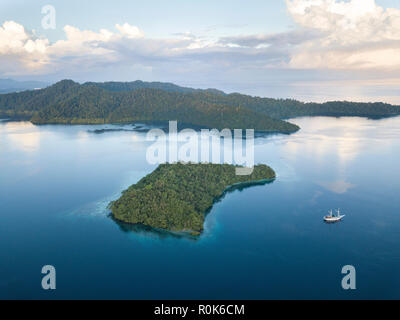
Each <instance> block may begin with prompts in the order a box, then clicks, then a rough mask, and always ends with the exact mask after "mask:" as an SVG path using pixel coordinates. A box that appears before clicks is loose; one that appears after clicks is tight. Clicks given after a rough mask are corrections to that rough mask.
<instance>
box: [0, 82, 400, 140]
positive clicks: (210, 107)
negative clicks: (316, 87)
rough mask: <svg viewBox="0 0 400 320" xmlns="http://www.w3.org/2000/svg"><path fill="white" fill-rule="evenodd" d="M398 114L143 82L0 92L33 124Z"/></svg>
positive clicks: (226, 122) (274, 126) (4, 106)
mask: <svg viewBox="0 0 400 320" xmlns="http://www.w3.org/2000/svg"><path fill="white" fill-rule="evenodd" d="M399 114H400V106H394V105H390V104H385V103H379V102H376V103H356V102H349V101H332V102H327V103H304V102H300V101H296V100H290V99H271V98H260V97H252V96H248V95H244V94H239V93H232V94H225V93H224V92H222V91H219V90H216V89H206V90H202V89H192V88H186V87H180V86H177V85H174V84H172V83H161V82H143V81H134V82H104V83H96V82H87V83H84V84H79V83H76V82H74V81H72V80H63V81H60V82H58V83H56V84H54V85H52V86H49V87H47V88H45V89H40V90H30V91H24V92H18V93H10V94H2V95H0V116H2V117H8V118H9V117H11V118H24V119H29V120H31V121H32V122H34V123H37V124H44V123H71V124H74V123H80V124H95V123H115V122H135V121H157V122H159V121H168V120H178V122H179V123H181V124H188V125H194V126H200V127H206V128H217V129H223V128H231V129H234V128H236V129H245V128H253V129H255V130H257V131H264V132H282V133H292V132H295V131H297V130H298V129H299V127H298V126H296V125H294V124H291V123H289V122H287V121H284V120H285V119H289V118H294V117H300V116H363V117H389V116H395V115H399Z"/></svg>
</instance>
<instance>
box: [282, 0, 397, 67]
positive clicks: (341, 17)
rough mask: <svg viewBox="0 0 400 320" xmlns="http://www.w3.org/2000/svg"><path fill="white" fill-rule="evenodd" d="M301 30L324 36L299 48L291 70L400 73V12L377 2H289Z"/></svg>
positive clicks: (364, 0) (295, 51)
mask: <svg viewBox="0 0 400 320" xmlns="http://www.w3.org/2000/svg"><path fill="white" fill-rule="evenodd" d="M286 2H287V7H288V11H289V13H290V14H291V16H292V17H293V19H294V21H295V22H296V23H297V25H298V27H300V28H306V29H309V30H314V31H319V32H320V34H321V36H320V37H318V38H316V39H312V40H310V41H306V42H304V43H302V44H301V45H300V46H298V47H297V48H296V49H295V50H294V51H293V52H292V56H291V61H290V64H289V66H290V67H293V68H305V69H307V68H315V69H379V68H384V69H393V68H394V69H400V54H399V52H400V10H399V9H384V8H382V7H380V6H378V5H377V4H376V3H375V1H374V0H351V1H347V2H345V1H335V0H287V1H286Z"/></svg>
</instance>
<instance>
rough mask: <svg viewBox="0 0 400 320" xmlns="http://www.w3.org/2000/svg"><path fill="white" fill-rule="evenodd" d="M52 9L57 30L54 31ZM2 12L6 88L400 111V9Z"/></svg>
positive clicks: (21, 8) (70, 6) (368, 2)
mask: <svg viewBox="0 0 400 320" xmlns="http://www.w3.org/2000/svg"><path fill="white" fill-rule="evenodd" d="M45 5H53V6H54V8H55V10H56V28H55V29H44V28H43V26H42V19H43V17H44V14H42V7H43V6H45ZM2 9H3V10H2V11H1V13H0V78H13V79H16V80H39V81H45V82H56V81H58V80H61V79H73V80H74V81H78V82H85V81H96V82H100V81H134V80H143V81H161V82H172V83H175V84H177V85H182V86H188V87H195V88H217V89H220V90H224V91H225V92H228V93H230V92H241V93H246V94H251V95H258V96H264V97H273V98H295V99H298V100H302V101H317V102H321V101H327V100H353V101H383V102H389V103H395V104H400V94H399V91H398V88H399V85H400V55H399V54H398V53H399V52H400V51H399V49H400V44H399V43H400V42H399V40H400V1H398V0H386V1H383V0H350V1H337V0H286V1H284V0H281V1H273V2H272V1H268V2H266V1H261V0H253V1H246V2H244V1H229V2H228V1H225V0H223V1H220V2H218V3H213V2H210V1H202V2H196V3H194V2H191V3H187V2H182V1H178V0H175V1H170V2H168V4H167V3H165V2H163V1H160V0H157V1H151V2H149V3H140V5H139V3H138V2H137V1H130V2H129V3H128V2H126V1H121V0H116V1H113V3H109V2H108V3H107V2H106V1H98V2H91V3H87V2H85V3H81V2H80V1H77V0H71V1H69V2H68V3H63V2H62V1H59V0H53V1H50V0H48V1H42V0H40V1H35V3H29V4H26V2H23V1H21V0H17V1H15V0H14V1H10V0H4V1H3V3H2ZM88 17H90V19H88Z"/></svg>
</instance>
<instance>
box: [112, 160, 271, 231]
mask: <svg viewBox="0 0 400 320" xmlns="http://www.w3.org/2000/svg"><path fill="white" fill-rule="evenodd" d="M236 168H237V166H234V165H229V164H209V163H204V164H203V163H202V164H191V163H188V164H184V163H175V164H161V165H159V166H158V167H157V169H155V170H154V171H153V172H152V173H150V174H149V175H147V176H146V177H144V178H143V179H141V180H140V181H139V182H138V183H136V184H134V185H132V186H131V187H129V188H128V189H127V190H125V191H123V192H122V196H121V197H120V198H119V199H118V200H116V201H113V202H111V203H110V205H109V208H110V210H111V213H112V217H113V218H114V219H116V220H117V221H121V222H125V223H129V224H141V225H144V226H149V227H152V228H156V229H164V230H169V231H173V232H184V233H189V234H192V235H199V234H201V232H202V231H203V224H204V219H205V216H206V213H207V212H208V211H209V210H210V209H211V207H212V206H213V204H214V203H215V202H216V201H218V200H219V199H220V198H221V197H222V196H223V195H224V194H225V193H226V192H227V191H229V190H230V189H232V188H235V187H239V186H242V187H244V186H245V187H248V186H252V185H256V184H265V183H267V182H270V181H272V180H274V179H275V172H274V171H273V170H272V169H271V168H270V167H268V166H267V165H263V164H261V165H256V166H255V167H254V170H253V173H252V174H251V175H248V176H238V175H236Z"/></svg>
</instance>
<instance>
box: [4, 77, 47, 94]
mask: <svg viewBox="0 0 400 320" xmlns="http://www.w3.org/2000/svg"><path fill="white" fill-rule="evenodd" d="M48 85H49V84H48V83H45V82H40V81H15V80H12V79H0V94H1V93H10V92H19V91H24V90H34V89H42V88H45V87H47V86H48Z"/></svg>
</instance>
